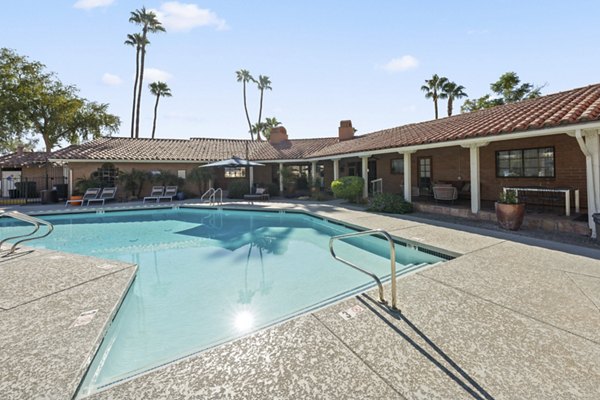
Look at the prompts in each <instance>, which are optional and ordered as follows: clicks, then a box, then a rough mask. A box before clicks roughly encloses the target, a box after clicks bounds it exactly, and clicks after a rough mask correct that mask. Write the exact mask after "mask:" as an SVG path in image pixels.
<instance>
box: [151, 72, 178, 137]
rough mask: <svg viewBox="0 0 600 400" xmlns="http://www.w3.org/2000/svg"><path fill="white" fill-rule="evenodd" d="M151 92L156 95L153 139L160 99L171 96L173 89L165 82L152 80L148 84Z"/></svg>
mask: <svg viewBox="0 0 600 400" xmlns="http://www.w3.org/2000/svg"><path fill="white" fill-rule="evenodd" d="M148 87H149V88H150V93H152V94H153V95H155V96H156V103H154V121H153V123H152V139H154V132H155V131H156V111H158V100H159V99H160V98H161V97H171V96H172V94H171V89H170V88H169V86H167V84H166V83H165V82H160V81H158V82H152V83H151V84H149V85H148Z"/></svg>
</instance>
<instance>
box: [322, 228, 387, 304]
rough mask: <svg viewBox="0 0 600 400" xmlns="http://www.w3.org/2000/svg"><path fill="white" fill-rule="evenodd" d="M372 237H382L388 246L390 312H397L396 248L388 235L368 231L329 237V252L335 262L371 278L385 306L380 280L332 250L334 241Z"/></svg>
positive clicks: (377, 231)
mask: <svg viewBox="0 0 600 400" xmlns="http://www.w3.org/2000/svg"><path fill="white" fill-rule="evenodd" d="M373 235H381V236H383V237H384V238H385V239H386V240H387V241H388V243H389V244H390V270H391V275H390V277H391V280H392V306H391V308H392V310H398V308H397V306H396V303H397V300H396V298H397V295H396V248H395V247H394V240H393V239H392V237H391V236H390V234H389V233H387V232H386V231H384V230H383V229H371V230H368V231H362V232H354V233H346V234H344V235H337V236H333V237H331V239H329V252H330V253H331V255H332V256H333V258H335V259H336V260H338V261H340V262H343V263H344V264H346V265H348V266H349V267H352V268H354V269H356V270H358V271H360V272H362V273H364V274H367V275H369V276H370V277H371V278H373V279H374V280H375V282H377V286H378V287H379V301H380V302H382V303H384V304H387V302H386V301H385V298H384V295H383V285H382V284H381V280H380V279H379V277H377V275H375V274H373V273H372V272H369V271H366V270H364V269H362V268H360V267H359V266H357V265H355V264H353V263H351V262H350V261H348V260H344V259H343V258H341V257H338V256H337V255H336V254H335V251H334V250H333V242H334V241H336V240H339V239H346V238H351V237H357V236H373Z"/></svg>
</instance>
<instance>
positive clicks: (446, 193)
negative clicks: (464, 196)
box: [433, 184, 458, 203]
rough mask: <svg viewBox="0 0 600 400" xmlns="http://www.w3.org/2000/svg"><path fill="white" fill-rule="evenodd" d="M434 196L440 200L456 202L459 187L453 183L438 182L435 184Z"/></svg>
mask: <svg viewBox="0 0 600 400" xmlns="http://www.w3.org/2000/svg"><path fill="white" fill-rule="evenodd" d="M433 198H434V199H435V201H436V202H437V201H438V200H446V201H451V202H452V203H454V200H456V199H458V189H456V188H455V187H454V186H452V185H451V184H436V185H433Z"/></svg>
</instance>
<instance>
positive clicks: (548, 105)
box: [312, 84, 600, 157]
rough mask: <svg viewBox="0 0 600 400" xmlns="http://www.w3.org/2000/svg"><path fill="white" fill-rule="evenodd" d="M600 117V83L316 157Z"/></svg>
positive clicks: (388, 133)
mask: <svg viewBox="0 0 600 400" xmlns="http://www.w3.org/2000/svg"><path fill="white" fill-rule="evenodd" d="M598 120H600V84H596V85H591V86H587V87H582V88H578V89H573V90H569V91H566V92H560V93H555V94H550V95H547V96H542V97H539V98H537V99H531V100H525V101H522V102H519V103H512V104H506V105H503V106H497V107H493V108H490V109H487V110H481V111H475V112H471V113H466V114H460V115H456V116H452V117H447V118H441V119H438V120H433V121H427V122H421V123H417V124H409V125H404V126H399V127H396V128H391V129H385V130H382V131H378V132H373V133H369V134H366V135H363V136H359V137H356V138H355V139H353V140H348V141H343V142H339V143H337V144H334V145H332V146H327V147H326V148H324V149H322V150H319V151H317V152H315V153H313V154H312V157H323V156H330V155H336V154H347V153H355V152H362V151H369V150H378V149H385V148H394V147H405V146H414V145H420V144H427V143H436V142H447V141H452V140H460V139H469V138H477V137H486V136H495V135H502V134H507V133H514V132H524V131H528V130H537V129H544V128H551V127H557V126H561V125H569V124H575V123H583V122H589V121H598Z"/></svg>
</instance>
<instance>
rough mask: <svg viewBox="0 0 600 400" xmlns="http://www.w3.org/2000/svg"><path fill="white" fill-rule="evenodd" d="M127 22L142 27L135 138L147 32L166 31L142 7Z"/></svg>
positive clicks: (138, 133) (137, 133) (154, 17)
mask: <svg viewBox="0 0 600 400" xmlns="http://www.w3.org/2000/svg"><path fill="white" fill-rule="evenodd" d="M129 22H133V23H134V24H136V25H141V26H142V41H141V49H140V68H139V85H138V94H137V103H136V112H135V137H136V138H138V137H139V136H140V105H141V103H142V86H143V83H144V64H145V60H146V45H147V44H148V43H149V42H148V41H147V38H148V32H151V33H157V32H166V29H165V28H164V27H163V26H162V24H161V22H160V21H159V20H158V17H157V16H156V14H155V13H154V12H152V11H146V7H142V9H141V10H135V11H132V12H131V16H130V17H129Z"/></svg>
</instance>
